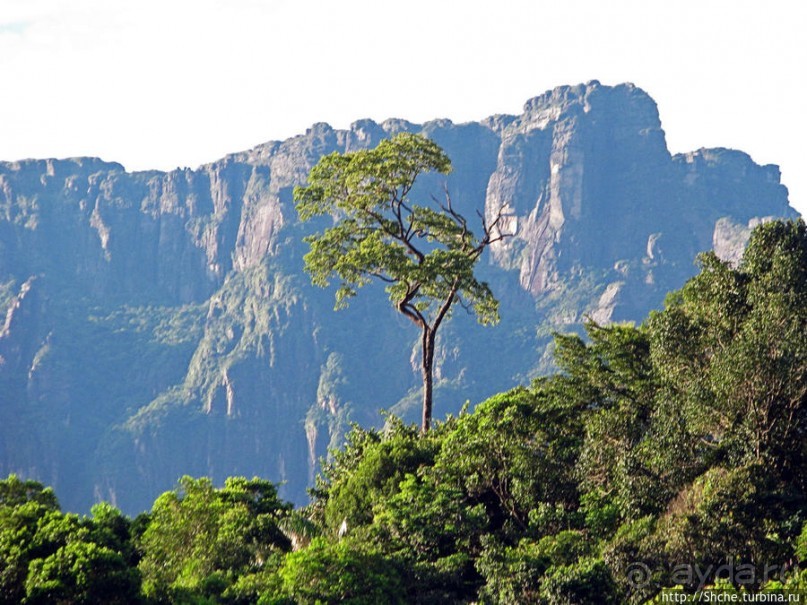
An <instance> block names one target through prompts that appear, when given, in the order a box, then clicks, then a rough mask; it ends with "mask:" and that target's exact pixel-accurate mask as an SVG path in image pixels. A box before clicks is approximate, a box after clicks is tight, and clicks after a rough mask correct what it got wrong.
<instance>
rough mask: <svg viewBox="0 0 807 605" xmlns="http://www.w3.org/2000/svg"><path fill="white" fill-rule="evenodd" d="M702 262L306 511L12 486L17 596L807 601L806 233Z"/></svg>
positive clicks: (384, 440) (762, 231) (559, 342)
mask: <svg viewBox="0 0 807 605" xmlns="http://www.w3.org/2000/svg"><path fill="white" fill-rule="evenodd" d="M700 263H701V270H700V273H699V274H698V275H697V276H696V277H694V278H693V279H691V280H690V281H689V282H688V283H687V284H686V285H685V286H684V287H683V288H682V289H681V290H680V291H677V292H674V293H671V294H670V295H669V296H668V299H667V302H666V305H665V309H664V310H662V311H658V312H654V313H652V314H651V315H650V317H648V318H647V320H646V321H645V322H644V323H643V324H642V325H640V326H631V325H610V326H599V325H597V324H594V323H590V324H589V325H588V336H587V338H586V339H583V338H580V337H579V336H576V335H558V336H557V337H556V351H555V355H556V362H557V365H558V367H559V368H560V371H559V372H558V373H556V374H554V375H552V376H547V377H544V378H540V379H538V380H536V381H535V382H534V383H533V384H532V385H530V386H529V387H518V388H515V389H514V390H512V391H510V392H507V393H502V394H500V395H496V396H494V397H492V398H491V399H489V400H487V401H485V402H483V403H481V404H479V405H478V406H477V407H476V408H475V409H474V410H473V412H471V413H463V414H461V415H460V416H459V417H456V418H448V419H447V420H445V421H444V422H441V423H437V425H436V426H435V427H434V430H432V431H430V432H429V433H427V434H421V433H420V432H419V431H418V429H417V427H414V426H407V425H405V424H403V423H402V422H401V421H399V420H397V419H396V418H394V417H389V418H388V419H387V425H386V427H385V428H384V429H383V430H373V429H362V428H359V427H355V428H354V429H353V431H352V432H351V433H350V434H349V435H348V438H347V443H346V444H345V446H344V448H342V449H341V450H339V451H336V452H333V454H332V457H331V459H330V460H329V461H327V462H326V463H325V464H324V466H323V471H322V473H321V475H320V476H319V477H318V479H317V482H316V485H315V487H314V488H313V489H312V492H311V502H310V504H309V505H308V506H306V507H303V508H300V509H297V510H294V509H293V508H292V507H291V506H290V505H289V504H287V503H285V502H282V501H281V500H280V499H279V498H278V496H277V491H276V488H275V486H274V485H273V484H272V483H270V482H267V481H264V480H261V479H257V478H256V479H252V480H247V479H244V478H237V477H236V478H231V479H229V480H228V481H227V482H226V484H225V485H224V486H223V487H220V488H217V487H214V486H213V485H212V483H211V482H210V481H209V480H208V479H204V478H202V479H193V478H190V477H185V478H183V479H181V480H180V482H179V485H178V487H177V489H176V490H174V491H171V492H167V493H165V494H163V495H162V496H160V497H159V498H158V499H157V500H156V501H155V503H154V505H153V507H152V509H151V511H149V512H147V513H144V514H142V515H140V516H138V517H137V518H135V519H129V518H127V517H125V516H123V515H121V514H120V512H119V511H117V510H116V509H115V508H113V507H112V506H110V505H108V504H106V503H101V504H98V505H96V506H95V507H94V508H93V510H92V514H91V516H89V517H81V516H78V515H74V514H70V513H64V512H62V511H60V509H59V506H58V502H57V499H56V496H55V495H54V493H53V492H52V491H51V490H50V489H49V488H46V487H43V486H42V485H41V484H39V483H36V482H34V481H25V480H22V479H19V478H18V477H16V476H11V477H9V478H7V479H5V480H3V481H0V603H99V602H104V603H137V602H142V603H232V604H237V603H336V602H347V603H445V602H448V603H451V602H456V603H463V602H468V603H470V602H483V603H642V602H646V601H648V600H652V599H654V598H658V597H657V595H658V594H659V591H660V590H661V589H662V588H668V587H673V586H679V587H681V588H682V589H683V590H685V591H695V590H696V589H698V588H702V587H704V586H712V587H723V588H726V589H730V590H745V589H750V590H755V589H759V588H763V587H767V588H790V589H794V590H803V586H804V580H807V576H806V575H805V574H806V573H807V572H800V571H799V564H802V565H803V564H805V563H807V525H806V524H805V522H806V521H807V497H805V493H806V492H807V464H806V463H805V462H807V460H805V457H806V456H807V338H805V334H807V228H805V223H804V221H802V220H798V221H787V222H785V221H779V222H770V223H767V224H764V225H762V226H760V227H757V228H756V229H755V231H754V232H753V234H752V237H751V241H750V243H749V246H748V249H747V251H746V254H745V257H744V259H743V261H742V263H741V264H740V265H739V267H736V268H734V267H732V266H730V265H729V264H727V263H725V262H722V261H720V260H719V259H718V258H717V257H716V256H715V255H714V254H712V253H707V254H704V255H702V256H701V258H700ZM721 569H722V570H723V572H722V574H721V572H720V570H721ZM687 570H688V571H687ZM801 594H805V593H803V592H802V593H801Z"/></svg>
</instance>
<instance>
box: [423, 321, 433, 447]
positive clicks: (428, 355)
mask: <svg viewBox="0 0 807 605" xmlns="http://www.w3.org/2000/svg"><path fill="white" fill-rule="evenodd" d="M434 336H435V332H434V331H433V330H432V329H431V328H429V327H428V326H424V327H423V336H422V345H423V350H422V358H423V359H422V361H423V420H422V421H421V423H420V432H421V433H424V434H425V433H427V432H429V429H430V428H431V424H432V394H433V384H434V383H433V377H432V372H433V371H434V340H435V339H434Z"/></svg>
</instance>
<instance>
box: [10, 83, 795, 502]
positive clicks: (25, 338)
mask: <svg viewBox="0 0 807 605" xmlns="http://www.w3.org/2000/svg"><path fill="white" fill-rule="evenodd" d="M401 131H408V132H420V133H423V134H425V135H427V136H429V137H431V138H433V139H434V140H435V141H436V142H437V143H438V144H440V145H441V146H443V147H444V149H445V150H446V151H447V153H448V154H449V156H450V157H451V158H452V162H453V167H454V169H453V171H452V173H451V175H450V176H449V177H448V178H447V180H446V183H445V184H446V185H447V188H448V190H449V192H450V194H451V196H452V200H453V203H454V205H455V207H456V208H458V209H459V210H460V211H461V212H462V213H464V214H465V215H466V216H467V217H469V218H473V217H475V216H476V213H477V212H479V213H483V214H484V215H486V216H488V217H492V216H494V215H495V214H496V213H497V212H498V211H499V210H500V209H501V210H503V211H504V214H505V217H506V218H505V221H504V222H503V225H502V228H503V229H506V230H508V232H513V233H515V236H514V237H512V238H508V239H506V240H503V241H502V242H500V243H498V244H497V245H496V246H495V247H494V249H493V250H492V252H491V254H490V255H489V256H488V257H486V258H485V259H484V260H483V264H482V266H481V267H480V271H481V272H482V274H483V275H484V277H485V279H487V280H488V281H489V282H490V283H491V285H492V287H493V289H494V291H495V292H496V294H497V296H498V297H499V298H500V299H501V303H502V308H501V312H502V323H501V324H500V325H499V326H498V327H496V328H486V329H483V328H480V327H479V326H476V325H475V324H474V323H473V321H472V320H471V319H470V318H467V317H464V316H463V315H462V314H458V315H457V316H456V317H455V318H454V319H452V321H451V322H450V323H449V324H448V325H446V326H445V327H444V328H443V331H442V334H441V338H440V351H439V355H438V358H439V361H438V364H439V367H438V369H437V375H438V389H437V415H438V416H439V415H442V414H443V413H447V412H455V411H456V410H458V409H459V408H460V407H461V405H462V404H463V403H464V402H465V401H466V400H471V401H472V402H476V401H479V400H481V399H482V398H484V397H486V396H488V395H490V394H492V393H495V392H497V391H499V390H502V389H505V388H509V387H511V386H514V385H515V384H518V383H523V382H525V381H527V380H529V379H530V377H532V376H534V375H536V374H537V373H539V372H541V371H544V370H546V369H547V368H548V367H549V366H550V364H551V361H549V360H548V357H547V352H546V350H547V349H546V347H547V343H548V342H549V335H550V333H551V331H552V330H553V329H579V327H580V324H581V322H582V320H583V318H584V317H585V316H587V315H588V316H590V317H592V318H594V319H595V320H597V321H601V322H607V321H612V320H641V319H642V318H643V317H644V316H645V314H646V313H647V312H648V311H649V310H650V309H652V308H654V307H658V306H660V305H661V303H662V300H663V296H664V294H665V293H666V292H667V291H668V290H670V289H674V288H677V287H680V286H681V285H682V284H683V282H684V280H685V279H686V278H687V277H689V276H690V275H692V274H694V272H695V270H696V268H695V266H694V264H693V261H694V258H695V256H696V254H697V253H698V252H700V251H704V250H707V249H710V248H712V247H713V246H714V247H715V248H716V249H717V250H718V252H719V253H720V254H722V255H724V256H725V257H726V258H728V259H731V260H732V261H736V260H737V258H738V255H739V254H740V253H741V250H742V247H743V245H744V241H745V239H746V238H747V234H748V232H749V229H750V227H751V226H753V224H754V223H755V221H759V220H763V219H764V218H765V217H781V216H793V215H794V214H795V213H794V211H793V210H792V209H791V208H790V207H789V206H788V201H787V190H786V189H785V187H784V186H783V185H782V184H781V183H780V181H779V171H778V169H777V168H776V167H775V166H758V165H756V164H754V162H753V161H752V160H751V159H750V158H749V157H748V156H747V155H746V154H744V153H742V152H739V151H732V150H726V149H708V150H707V149H702V150H699V151H695V152H692V153H689V154H683V155H677V156H671V155H670V153H669V151H668V150H667V147H666V143H665V139H664V132H663V130H662V129H661V122H660V120H659V115H658V110H657V108H656V104H655V103H654V102H653V100H652V99H651V98H650V97H649V96H648V95H647V94H646V93H644V92H643V91H642V90H640V89H639V88H636V87H635V86H632V85H629V84H625V85H620V86H616V87H609V86H603V85H601V84H599V83H597V82H590V83H588V84H584V85H579V86H566V87H560V88H557V89H555V90H552V91H549V92H547V93H545V94H544V95H541V96H539V97H536V98H535V99H532V100H530V101H528V102H527V103H526V105H525V107H524V112H523V113H522V114H521V115H519V116H493V117H491V118H488V119H486V120H483V121H481V122H478V123H468V124H453V123H452V122H450V121H448V120H437V121H433V122H429V123H426V124H423V125H418V124H412V123H409V122H406V121H404V120H387V121H385V122H383V123H381V124H377V123H375V122H373V121H370V120H362V121H358V122H356V123H354V124H353V125H352V126H351V128H350V129H349V130H345V131H340V130H334V129H332V128H331V127H330V126H328V125H327V124H316V125H314V126H313V127H312V128H311V129H309V130H308V131H307V132H306V133H305V134H303V135H301V136H298V137H294V138H291V139H289V140H287V141H283V142H270V143H267V144H265V145H260V146H258V147H256V148H254V149H251V150H248V151H245V152H242V153H236V154H232V155H229V156H227V157H225V158H223V159H222V160H220V161H217V162H214V163H212V164H209V165H205V166H201V167H200V168H198V169H197V170H189V169H184V170H176V171H172V172H167V173H164V172H157V171H151V172H135V173H128V172H126V171H125V170H124V169H123V167H122V166H120V165H119V164H115V163H107V162H102V161H101V160H98V159H93V158H77V159H68V160H28V161H21V162H13V163H0V474H6V473H9V472H17V473H19V474H21V475H25V476H29V477H34V478H37V479H39V480H42V481H44V482H46V483H48V484H51V485H53V486H55V487H56V489H57V492H58V493H59V494H60V496H61V497H62V498H63V505H64V506H65V508H68V509H72V510H87V509H88V508H89V506H90V504H91V503H92V502H93V501H94V500H98V499H101V498H103V499H108V500H111V501H112V502H113V503H115V504H117V505H118V506H120V507H122V508H123V509H124V510H125V511H127V512H129V513H136V512H138V511H139V510H143V509H146V508H148V507H149V506H150V505H151V502H152V501H153V499H154V497H155V496H156V495H158V494H159V493H160V492H161V491H164V490H166V489H170V488H171V487H172V486H173V485H174V483H175V481H176V480H177V478H178V477H179V476H181V475H182V474H186V473H188V474H193V475H210V476H212V477H213V478H214V479H215V480H217V481H221V480H223V478H224V477H226V476H228V475H232V474H243V475H254V474H257V475H261V476H263V477H266V478H268V479H270V480H274V481H283V482H284V485H283V487H282V492H283V495H285V496H286V497H289V498H292V499H294V500H296V501H298V502H303V501H305V498H306V496H305V488H306V486H307V485H309V484H310V481H311V479H312V477H313V474H314V472H315V469H316V462H317V459H318V458H319V457H320V456H323V455H325V454H326V452H327V448H328V447H336V446H338V445H339V444H340V443H341V439H342V437H343V435H344V431H345V430H346V429H347V427H348V424H349V422H350V421H359V422H361V423H365V424H370V423H375V424H377V423H379V422H380V421H381V420H380V416H379V415H378V410H379V408H388V409H392V410H393V411H395V412H397V413H400V414H402V415H404V416H406V417H410V418H412V419H414V418H415V417H417V411H418V410H417V407H418V401H419V397H418V394H417V387H418V376H417V373H416V372H415V371H413V369H412V367H411V364H410V357H411V354H412V351H413V349H414V348H416V340H417V334H416V333H415V332H414V331H413V330H412V329H411V328H410V326H409V325H408V324H407V323H406V322H405V321H404V320H402V319H401V318H399V317H397V316H396V315H395V314H394V313H393V311H392V310H391V309H389V308H388V303H387V302H386V300H385V298H386V297H385V295H384V293H383V292H381V291H380V289H369V290H367V291H366V292H363V293H362V296H360V297H358V298H357V299H356V300H355V301H354V302H353V303H352V306H351V308H350V309H348V310H347V311H343V312H340V313H335V312H333V310H332V306H333V298H332V297H333V294H332V292H330V291H324V290H319V289H315V288H313V287H311V286H310V284H309V282H308V278H307V276H306V275H305V274H304V273H303V271H302V255H303V254H304V253H305V251H306V246H305V244H303V243H302V237H303V235H305V233H307V232H308V231H310V229H311V228H312V227H311V226H303V225H301V224H300V223H299V221H298V220H297V216H296V212H295V210H294V207H293V200H292V190H293V187H294V186H295V185H297V184H301V183H303V182H304V181H305V178H306V175H307V173H308V171H309V170H310V168H311V167H312V166H313V165H314V164H315V163H316V162H317V161H318V159H319V158H320V157H321V156H322V155H323V154H327V153H330V152H333V151H339V152H344V151H351V150H355V149H361V148H369V147H373V146H375V145H376V144H377V143H378V142H379V141H380V140H382V139H383V138H384V137H388V136H391V135H393V134H395V133H397V132H401ZM442 187H443V183H442V182H441V180H440V179H437V178H436V177H433V176H429V177H427V178H424V179H423V180H422V181H421V182H420V183H419V189H418V190H417V191H416V194H419V195H422V196H424V198H425V199H428V196H429V195H431V193H433V192H438V193H439V192H440V191H441V190H442ZM494 359H495V363H493V362H492V360H494Z"/></svg>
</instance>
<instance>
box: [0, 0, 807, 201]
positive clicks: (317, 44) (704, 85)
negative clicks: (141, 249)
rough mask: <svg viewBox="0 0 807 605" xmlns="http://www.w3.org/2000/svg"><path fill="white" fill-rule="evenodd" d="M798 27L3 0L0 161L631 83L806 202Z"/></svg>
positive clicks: (735, 15)
mask: <svg viewBox="0 0 807 605" xmlns="http://www.w3.org/2000/svg"><path fill="white" fill-rule="evenodd" d="M805 31H807V4H803V3H801V2H798V1H794V0H764V1H759V0H753V1H752V0H554V1H553V2H548V1H545V0H532V1H521V0H496V1H495V2H481V1H476V0H464V1H453V0H407V2H382V1H379V0H339V1H334V0H137V1H131V0H70V2H66V1H64V0H0V87H2V88H0V90H1V91H2V94H0V160H18V159H24V158H29V157H36V158H46V157H72V156H97V157H101V158H103V159H105V160H109V161H117V162H120V163H122V164H123V165H124V166H125V167H126V169H127V170H145V169H152V168H156V169H162V170H170V169H173V168H176V167H185V166H188V167H191V168H195V167H197V166H198V165H200V164H203V163H207V162H212V161H215V160H217V159H219V158H220V157H222V156H224V155H225V154H227V153H231V152H236V151H241V150H244V149H248V148H250V147H254V146H255V145H258V144H260V143H263V142H266V141H269V140H282V139H285V138H287V137H290V136H293V135H295V134H300V133H303V132H305V130H306V128H308V127H310V126H311V125H312V124H313V123H316V122H328V123H329V124H331V125H332V126H334V127H336V128H345V127H348V126H349V125H350V123H352V122H354V121H356V120H358V119H362V118H372V119H374V120H376V121H379V122H380V121H383V120H384V119H386V118H390V117H397V118H404V119H407V120H410V121H412V122H425V121H428V120H431V119H435V118H450V119H451V120H453V121H454V122H465V121H472V120H480V119H483V118H485V117H487V116H490V115H493V114H496V113H508V114H518V113H520V112H521V110H522V107H523V105H524V102H525V101H527V100H528V99H530V98H532V97H535V96H538V95H540V94H542V93H543V92H545V91H547V90H549V89H552V88H554V87H556V86H560V85H564V84H578V83H581V82H587V81H589V80H599V81H600V82H602V83H603V84H608V85H616V84H620V83H622V82H632V83H634V84H635V85H637V86H638V87H640V88H642V89H643V90H645V91H646V92H647V93H649V94H650V95H651V96H652V97H653V99H654V100H655V101H656V103H657V104H658V106H659V113H660V116H661V121H662V127H663V128H664V130H665V132H666V135H667V143H668V146H669V148H670V150H671V151H672V152H673V153H678V152H685V151H693V150H696V149H699V148H701V147H730V148H734V149H741V150H743V151H745V152H747V153H748V154H750V155H751V157H752V158H753V159H754V160H755V161H756V162H758V163H760V164H777V165H779V167H780V168H781V171H782V182H783V183H784V184H785V185H787V186H788V189H789V191H790V201H791V204H792V205H793V206H794V207H796V208H797V209H798V210H799V211H800V212H802V213H804V214H807V170H805V168H806V167H805V154H804V153H803V146H804V145H805V144H807V111H805V103H806V102H807V94H806V93H807V84H805V68H806V67H807V41H806V40H807V37H805V34H804V32H805Z"/></svg>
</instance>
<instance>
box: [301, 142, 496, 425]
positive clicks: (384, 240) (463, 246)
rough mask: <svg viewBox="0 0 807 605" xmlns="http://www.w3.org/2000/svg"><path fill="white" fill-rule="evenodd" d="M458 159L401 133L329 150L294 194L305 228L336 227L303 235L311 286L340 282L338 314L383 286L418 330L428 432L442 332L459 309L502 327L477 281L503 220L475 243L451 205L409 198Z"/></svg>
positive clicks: (446, 201) (485, 287)
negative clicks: (362, 146)
mask: <svg viewBox="0 0 807 605" xmlns="http://www.w3.org/2000/svg"><path fill="white" fill-rule="evenodd" d="M450 171H451V160H449V158H448V156H447V155H446V154H445V152H444V151H443V150H442V149H441V148H440V147H439V146H438V145H437V144H436V143H434V142H433V141H431V140H429V139H427V138H425V137H422V136H419V135H414V134H409V133H402V134H398V135H396V136H395V137H393V138H391V139H387V140H384V141H382V142H381V143H380V144H379V145H378V147H376V148H375V149H370V150H361V151H356V152H351V153H345V154H340V153H332V154H330V155H327V156H324V157H323V158H321V159H320V161H319V163H318V164H317V165H316V166H314V168H313V169H312V170H311V173H310V174H309V176H308V185H307V186H306V187H297V188H295V190H294V199H295V202H296V205H297V211H298V213H299V215H300V218H301V219H302V220H303V221H307V220H309V219H311V218H312V217H315V216H319V215H330V216H332V217H333V218H334V225H333V226H332V227H329V228H327V229H325V230H324V231H323V232H322V233H317V234H315V235H311V236H309V237H307V238H305V241H307V242H308V243H309V244H310V246H311V249H310V251H309V252H308V253H307V254H306V255H305V267H306V270H307V271H308V273H309V274H310V276H311V281H312V282H313V283H314V284H315V285H318V286H327V285H328V283H329V280H330V279H331V278H332V277H335V278H337V279H338V280H339V282H340V284H339V288H338V290H337V291H336V308H337V309H339V308H343V307H345V306H346V305H347V303H348V301H349V299H350V298H351V297H353V296H355V295H356V292H357V290H358V288H360V287H362V286H364V285H366V284H368V283H370V282H371V281H373V280H375V279H377V280H380V281H381V282H384V283H385V284H386V285H387V286H386V289H387V292H388V293H389V298H390V302H392V305H393V306H394V307H395V308H396V309H397V310H398V311H399V312H400V313H402V314H403V315H405V316H406V317H408V318H409V319H410V320H411V321H412V323H414V324H415V325H416V326H417V327H418V328H420V331H421V364H422V373H423V417H422V418H423V419H422V423H421V430H422V431H423V432H426V431H428V430H429V427H430V425H431V417H432V397H433V388H434V387H433V384H434V381H433V369H434V349H435V342H436V336H437V330H438V329H439V328H440V325H441V324H442V323H443V321H444V320H445V319H446V318H447V317H449V315H450V314H451V310H452V307H453V306H454V304H455V303H458V304H460V305H461V306H463V307H464V308H465V309H466V310H468V311H469V312H474V313H475V314H476V316H477V319H478V321H479V322H480V323H482V324H493V323H496V322H497V321H498V320H499V313H498V308H499V304H498V301H497V300H496V299H495V298H494V296H493V293H492V292H491V290H490V287H489V286H488V284H487V283H485V282H482V281H479V280H478V279H477V278H476V277H475V276H474V266H475V264H476V262H477V261H478V260H479V257H480V256H481V254H482V252H483V251H484V250H485V248H486V247H487V246H489V245H490V244H491V243H493V242H495V241H498V240H499V239H501V238H502V237H504V236H503V235H502V233H501V232H500V230H499V223H500V219H501V213H499V214H498V215H496V216H495V217H494V218H493V220H491V221H490V222H489V224H488V222H486V220H485V218H484V216H482V215H480V219H481V222H482V235H481V237H479V238H477V237H476V236H475V235H474V234H473V233H472V232H471V230H470V229H469V227H468V222H467V220H466V219H465V218H464V217H463V216H462V215H461V214H459V213H458V212H457V211H456V210H455V209H454V208H453V207H452V205H451V198H450V196H449V195H448V192H447V191H446V192H445V195H444V196H443V201H440V200H438V199H437V198H435V197H434V196H431V198H430V199H429V200H427V201H426V203H425V204H418V203H416V202H415V201H414V200H413V199H411V195H410V194H411V193H412V188H413V186H414V184H415V181H416V180H417V178H418V177H419V176H420V175H421V174H424V173H428V172H437V173H441V174H448V173H449V172H450Z"/></svg>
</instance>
